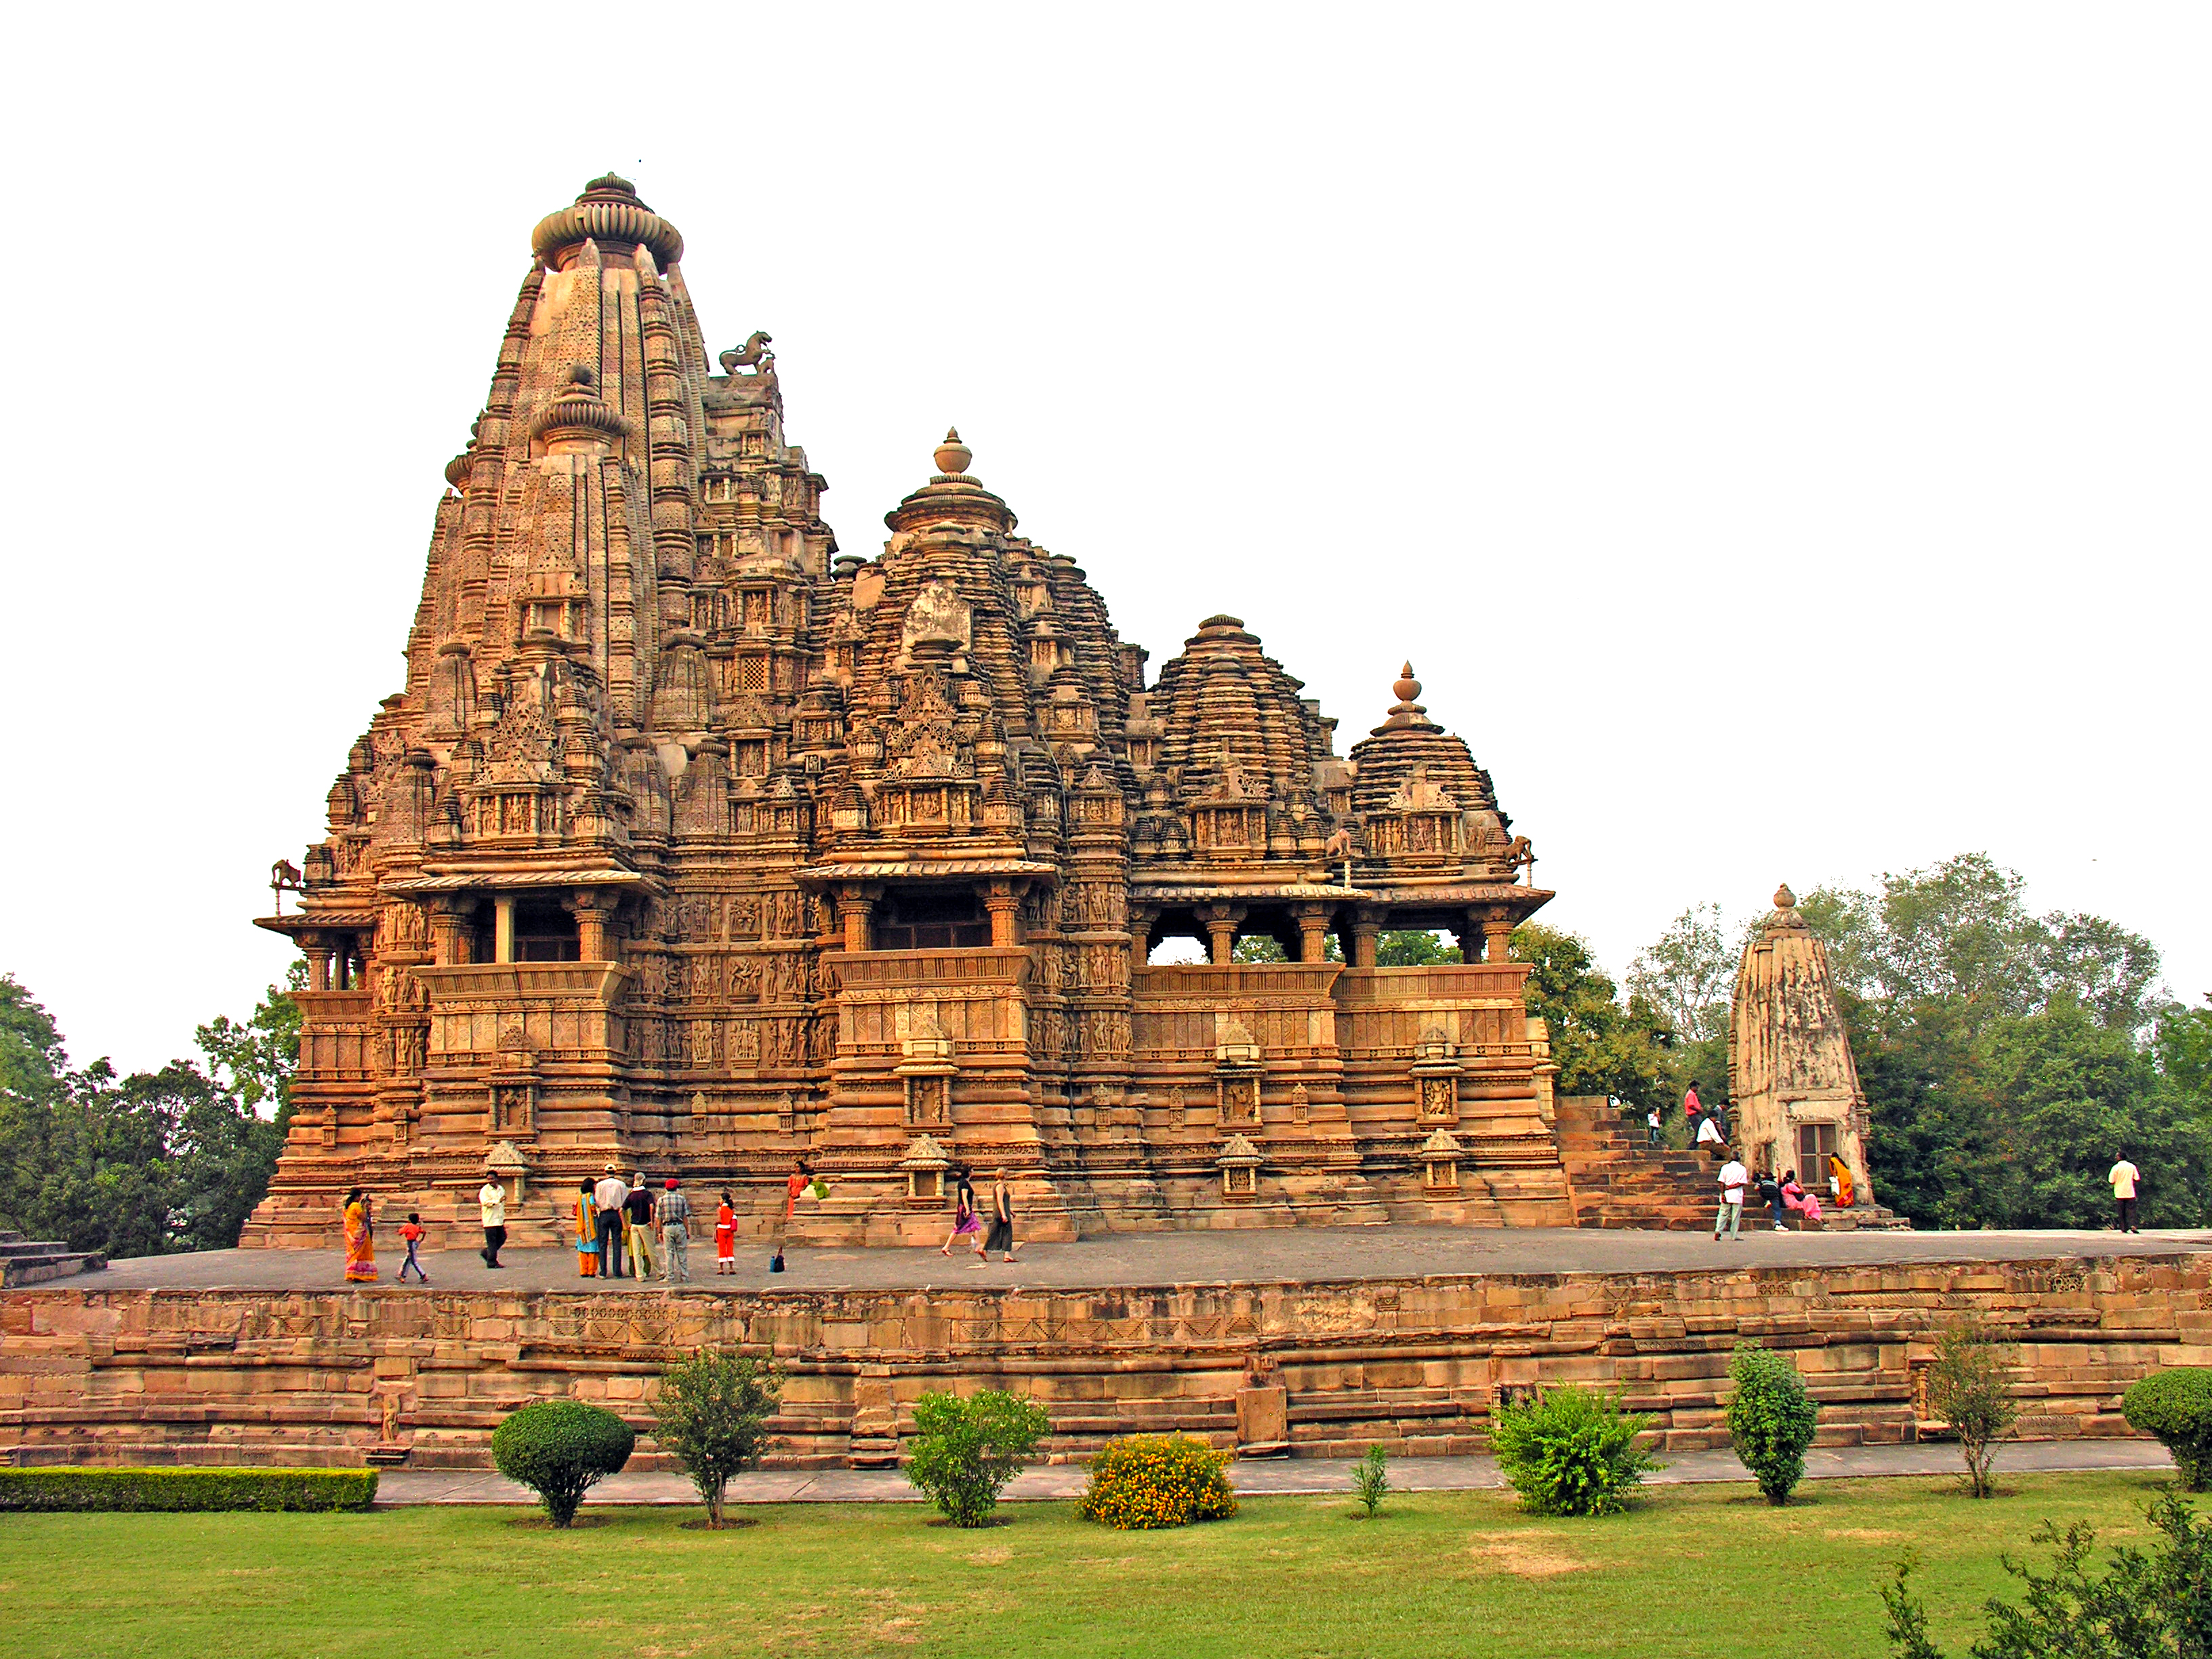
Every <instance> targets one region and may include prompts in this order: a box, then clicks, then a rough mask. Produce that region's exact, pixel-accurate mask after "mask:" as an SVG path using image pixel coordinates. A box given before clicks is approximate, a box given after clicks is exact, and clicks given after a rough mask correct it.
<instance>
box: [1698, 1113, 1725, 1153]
mask: <svg viewBox="0 0 2212 1659" xmlns="http://www.w3.org/2000/svg"><path fill="white" fill-rule="evenodd" d="M1727 1145H1728V1142H1727V1141H1725V1140H1723V1139H1722V1138H1721V1126H1720V1125H1719V1124H1717V1123H1716V1122H1714V1121H1713V1116H1712V1114H1711V1113H1710V1112H1708V1113H1706V1114H1705V1117H1704V1118H1703V1119H1702V1120H1701V1121H1699V1124H1698V1146H1699V1148H1700V1149H1702V1148H1704V1147H1707V1146H1712V1147H1725V1146H1727Z"/></svg>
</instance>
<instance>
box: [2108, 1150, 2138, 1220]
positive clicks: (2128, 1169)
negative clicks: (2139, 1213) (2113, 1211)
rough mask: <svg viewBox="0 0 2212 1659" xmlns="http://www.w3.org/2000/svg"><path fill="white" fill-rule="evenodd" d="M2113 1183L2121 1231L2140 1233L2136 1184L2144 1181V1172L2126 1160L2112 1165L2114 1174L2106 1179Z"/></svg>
mask: <svg viewBox="0 0 2212 1659" xmlns="http://www.w3.org/2000/svg"><path fill="white" fill-rule="evenodd" d="M2106 1180H2108V1181H2110V1182H2112V1198H2113V1201H2114V1202H2116V1203H2117V1204H2118V1206H2120V1231H2122V1232H2124V1233H2139V1232H2141V1231H2142V1228H2140V1227H2138V1226H2136V1182H2138V1181H2141V1180H2142V1170H2138V1169H2137V1168H2136V1166H2135V1165H2134V1164H2130V1163H2129V1162H2128V1161H2127V1159H2125V1158H2122V1159H2121V1160H2120V1161H2119V1162H2118V1163H2117V1164H2113V1165H2112V1174H2111V1175H2109V1176H2106Z"/></svg>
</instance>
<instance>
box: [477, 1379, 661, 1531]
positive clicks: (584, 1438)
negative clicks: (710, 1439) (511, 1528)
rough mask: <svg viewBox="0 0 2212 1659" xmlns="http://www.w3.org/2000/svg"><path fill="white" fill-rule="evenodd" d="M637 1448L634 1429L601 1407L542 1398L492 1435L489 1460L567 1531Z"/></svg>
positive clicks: (499, 1427)
mask: <svg viewBox="0 0 2212 1659" xmlns="http://www.w3.org/2000/svg"><path fill="white" fill-rule="evenodd" d="M636 1444H637V1434H636V1431H635V1430H633V1429H632V1428H631V1427H630V1425H629V1424H627V1423H625V1422H623V1420H622V1419H620V1418H619V1417H617V1416H616V1415H615V1414H614V1413H612V1412H611V1411H608V1410H606V1409H605V1408H604V1407H599V1406H587V1405H586V1404H585V1403H584V1402H583V1401H580V1400H539V1401H532V1403H531V1404H529V1405H527V1406H525V1407H523V1408H522V1409H521V1410H520V1411H519V1412H516V1413H513V1415H512V1416H510V1417H509V1418H508V1419H507V1421H506V1422H504V1423H502V1424H501V1425H499V1426H498V1427H497V1428H496V1429H494V1430H493V1431H492V1435H491V1461H492V1464H493V1466H494V1467H495V1468H497V1469H498V1470H499V1472H500V1473H501V1474H503V1475H505V1476H506V1477H507V1479H508V1480H516V1481H520V1483H521V1484H522V1485H524V1486H527V1487H529V1488H530V1490H531V1491H532V1492H536V1493H537V1494H538V1501H539V1502H541V1503H543V1504H544V1505H545V1514H546V1517H547V1518H548V1519H549V1520H550V1521H551V1522H553V1524H554V1525H555V1526H556V1527H566V1526H568V1525H570V1524H571V1523H573V1522H574V1520H575V1518H576V1505H577V1504H580V1503H582V1502H583V1501H584V1494H585V1493H586V1492H588V1491H589V1490H590V1489H591V1488H592V1486H596V1485H597V1484H598V1483H599V1480H600V1479H601V1478H602V1477H604V1476H606V1475H610V1474H614V1473H615V1472H616V1471H617V1470H618V1469H620V1468H622V1466H623V1464H625V1463H627V1462H629V1455H630V1452H631V1451H632V1449H635V1446H636Z"/></svg>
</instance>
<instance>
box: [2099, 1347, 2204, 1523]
mask: <svg viewBox="0 0 2212 1659" xmlns="http://www.w3.org/2000/svg"><path fill="white" fill-rule="evenodd" d="M2120 1414H2121V1415H2122V1416H2124V1417H2125V1418H2126V1419H2128V1426H2129V1427H2130V1428H2131V1429H2134V1430H2136V1431H2137V1432H2138V1433H2142V1434H2148V1435H2154V1436H2156V1437H2157V1438H2158V1440H2159V1442H2160V1443H2161V1444H2163V1445H2164V1446H2165V1448H2166V1450H2168V1451H2170V1452H2172V1454H2173V1465H2174V1468H2177V1469H2179V1471H2180V1472H2181V1484H2182V1486H2183V1487H2184V1489H2185V1490H2187V1491H2189V1492H2203V1490H2204V1488H2205V1485H2206V1483H2207V1482H2208V1481H2212V1370H2208V1369H2207V1368H2205V1367H2204V1366H2202V1365H2178V1366H2176V1367H2175V1368H2174V1369H2173V1370H2170V1371H2153V1372H2152V1373H2151V1374H2150V1375H2149V1376H2146V1377H2144V1378H2143V1379H2142V1381H2141V1382H2140V1383H2136V1384H2135V1385H2134V1386H2133V1387H2131V1388H2130V1389H2129V1390H2128V1391H2127V1393H2126V1394H2125V1395H2124V1396H2123V1397H2122V1398H2121V1401H2120Z"/></svg>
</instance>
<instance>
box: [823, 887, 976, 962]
mask: <svg viewBox="0 0 2212 1659" xmlns="http://www.w3.org/2000/svg"><path fill="white" fill-rule="evenodd" d="M882 892H883V889H881V888H880V887H875V886H871V885H866V884H862V883H859V882H848V883H847V884H845V885H844V886H842V887H840V888H839V889H838V890H837V919H838V920H839V921H841V922H842V923H843V924H844V927H845V948H846V950H848V951H850V952H852V953H853V954H854V956H858V955H860V952H862V951H866V950H869V949H871V948H872V941H871V939H870V937H869V931H868V921H869V917H870V916H871V915H872V913H873V912H874V910H875V908H876V900H877V898H878V896H880V895H881V894H882ZM997 926H998V923H997V921H995V920H994V921H993V922H992V927H994V929H995V928H996V927H997Z"/></svg>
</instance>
